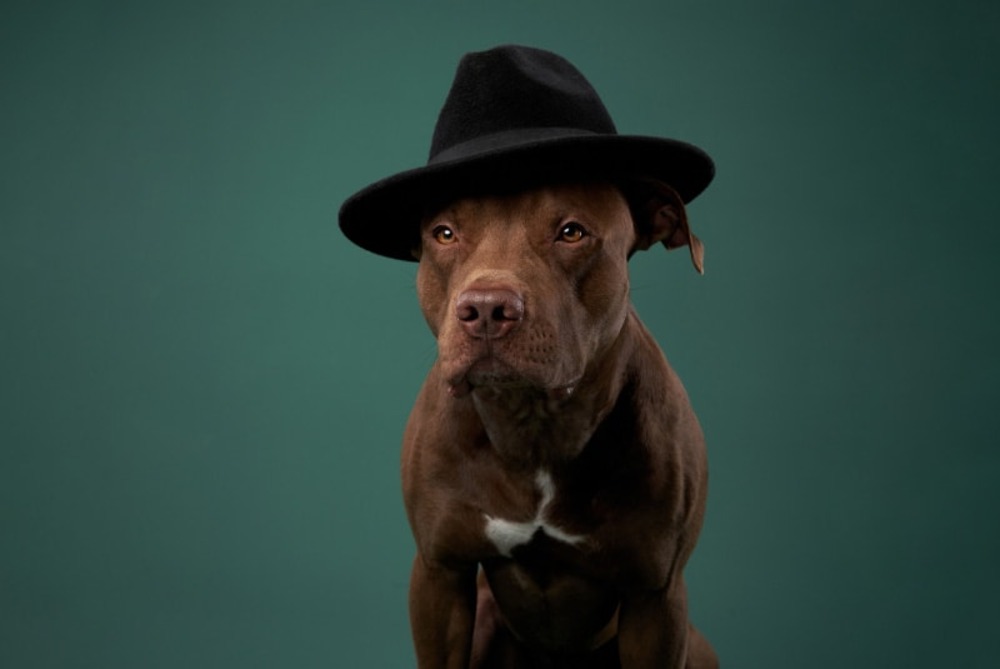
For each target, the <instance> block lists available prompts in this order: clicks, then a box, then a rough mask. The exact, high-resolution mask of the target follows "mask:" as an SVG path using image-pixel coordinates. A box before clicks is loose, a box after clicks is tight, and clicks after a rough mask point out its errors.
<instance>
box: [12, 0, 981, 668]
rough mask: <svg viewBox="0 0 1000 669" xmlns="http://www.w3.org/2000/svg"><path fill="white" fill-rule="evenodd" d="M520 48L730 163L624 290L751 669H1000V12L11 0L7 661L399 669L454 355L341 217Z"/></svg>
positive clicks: (717, 587)
mask: <svg viewBox="0 0 1000 669" xmlns="http://www.w3.org/2000/svg"><path fill="white" fill-rule="evenodd" d="M503 42H519V43H527V44H532V45H537V46H543V47H547V48H550V49H553V50H555V51H557V52H559V53H562V54H563V55H565V56H567V57H568V58H570V59H571V60H572V61H573V62H574V63H575V64H576V65H577V66H578V67H579V68H580V69H581V70H582V71H583V72H584V73H585V74H586V75H587V76H588V78H589V79H590V80H591V81H592V83H593V84H594V85H595V87H596V88H597V89H598V90H599V91H600V93H601V95H602V97H603V98H604V101H605V103H606V104H607V106H608V108H609V109H610V111H611V113H612V115H613V116H614V118H615V120H616V123H617V125H618V127H619V130H620V131H622V132H624V133H630V134H651V135H667V136H673V137H678V138H681V139H685V140H688V141H691V142H694V143H696V144H698V145H700V146H702V147H704V148H705V149H706V150H707V151H708V152H709V153H710V154H711V155H712V156H713V157H714V158H715V160H716V162H717V165H718V177H717V180H716V182H715V183H714V184H713V185H712V186H711V187H710V189H709V190H708V191H707V192H706V193H705V195H703V196H702V197H701V198H700V199H699V200H698V201H697V202H695V203H694V204H693V205H692V206H691V208H690V214H691V218H692V223H693V225H694V228H695V230H696V232H697V233H698V234H699V235H700V236H701V237H702V238H703V239H704V241H705V244H706V249H707V256H706V268H707V274H706V276H704V277H698V276H697V275H696V274H695V273H694V272H693V271H692V270H691V268H690V266H689V264H688V263H687V260H686V258H685V256H684V254H683V253H674V254H669V255H668V254H666V253H663V252H652V251H651V252H648V253H646V254H643V255H641V256H640V257H637V258H636V259H635V260H634V261H633V271H634V299H635V301H636V303H637V306H638V308H639V311H640V313H641V314H642V315H643V317H644V319H645V321H646V322H647V324H648V325H649V326H650V327H651V329H652V330H653V331H654V333H655V334H656V335H657V337H658V339H659V340H660V342H661V343H662V345H663V347H664V349H665V350H666V351H667V354H668V355H669V356H670V358H671V360H672V362H673V364H674V366H675V368H676V369H677V370H678V371H679V372H680V374H681V375H682V377H683V378H684V379H685V382H686V385H687V387H688V390H689V392H690V394H691V396H692V399H693V402H694V404H695V408H696V410H697V411H698V413H699V415H700V417H701V420H702V422H703V424H704V427H705V431H706V433H707V436H708V440H709V446H710V457H711V466H712V490H711V494H710V503H709V510H708V517H707V521H706V526H705V530H704V534H703V538H702V541H701V543H700V545H699V548H698V550H697V551H696V553H695V555H694V557H693V559H692V562H691V563H690V566H689V569H688V578H689V589H690V592H691V599H692V609H693V616H694V618H695V620H696V622H697V624H698V625H699V626H700V627H701V628H702V629H703V631H704V632H705V634H706V635H707V636H708V637H709V638H710V639H711V640H712V641H713V643H714V644H715V646H716V648H717V649H718V651H719V654H720V655H721V656H722V658H723V661H724V664H725V666H729V667H765V666H766V667H813V668H825V667H845V666H850V667H890V666H892V667H994V666H997V664H996V663H997V661H998V660H997V657H998V656H1000V634H998V633H997V629H998V628H1000V576H998V574H1000V571H998V565H1000V529H998V528H1000V523H998V516H1000V514H998V511H1000V492H998V490H1000V476H998V475H1000V449H998V448H997V447H998V439H997V432H998V410H997V408H996V406H995V405H996V400H997V399H998V392H997V390H996V384H997V375H998V372H1000V369H998V355H997V344H998V341H1000V324H998V313H997V311H998V301H1000V300H998V283H1000V282H998V279H1000V273H998V270H997V260H996V253H997V248H998V246H1000V232H998V228H997V214H996V206H997V194H998V186H997V182H998V178H1000V158H998V149H1000V142H998V131H997V123H998V120H1000V3H996V2H994V1H993V0H989V1H982V2H974V1H973V2H960V1H953V2H910V3H905V2H904V3H900V2H888V1H879V0H875V1H872V0H845V1H843V2H828V1H823V2H818V1H803V0H796V1H792V0H783V1H774V2H767V3H764V2H760V3H751V2H739V1H737V0H730V1H728V2H724V1H718V2H713V1H704V2H693V1H685V2H662V1H661V2H646V3H634V2H614V3H612V2H607V3H594V2H578V1H577V2H571V1H570V0H559V1H557V0H549V1H545V0H537V1H534V2H527V1H523V0H516V1H512V2H507V3H498V2H491V3H486V2H460V1H458V0H451V1H449V2H401V1H398V0H397V1H396V2H393V3H388V2H382V3H380V2H370V1H369V2H361V1H355V2H305V1H297V0H293V1H285V2H273V3H263V2H249V1H247V2H214V1H202V2H177V1H173V2H160V3H143V2H113V1H109V2H89V1H88V2H83V1H78V2H62V3H58V2H30V3H29V2H3V4H2V5H0V169H2V172H0V272H2V276H0V307H2V312H0V313H2V322H0V523H2V525H0V666H3V667H5V668H6V667H10V668H12V669H13V668H21V667H31V668H34V667H104V668H119V667H121V668H126V667H406V666H412V664H413V659H412V658H413V656H412V651H411V650H410V641H409V632H408V624H407V620H406V611H405V608H406V605H405V601H406V583H407V579H408V569H409V562H410V560H411V557H412V553H413V547H412V541H411V539H410V535H409V530H408V528H407V525H406V522H405V519H404V516H403V511H402V503H401V498H400V493H399V484H398V448H399V446H398V444H399V437H400V434H401V432H402V429H403V424H404V421H405V419H406V416H407V413H408V410H409V406H410V403H411V401H412V398H413V396H414V394H415V392H416V390H417V388H418V385H419V383H420V381H421V378H422V376H423V373H424V372H425V370H426V369H427V367H428V366H429V364H430V363H431V361H432V360H433V357H434V342H433V340H432V338H431V336H430V334H429V333H428V332H427V330H426V326H425V324H424V323H423V320H422V318H421V316H420V313H419V311H418V309H417V306H416V301H415V297H414V295H413V277H414V266H413V265H411V264H408V263H399V262H393V261H390V260H385V259H382V258H378V257H376V256H373V255H369V254H366V253H364V252H362V251H360V250H359V249H356V248H354V247H352V246H350V245H349V244H348V243H347V242H346V241H345V240H344V239H343V238H342V237H341V236H340V235H339V233H338V231H337V229H336V226H335V216H336V211H337V208H338V207H339V205H340V203H341V202H342V201H343V199H344V198H345V197H346V196H348V195H350V194H351V193H352V192H354V191H355V190H357V189H359V188H361V187H362V186H365V185H367V184H368V183H370V182H372V181H374V180H376V179H379V178H381V177H383V176H387V175H389V174H391V173H394V172H396V171H399V170H403V169H407V168H410V167H415V166H418V165H420V164H422V163H423V161H424V159H425V156H426V151H427V147H428V145H429V140H430V134H431V130H432V127H433V124H434V120H435V117H436V114H437V111H438V109H439V106H440V104H441V102H442V101H443V99H444V96H445V93H446V92H447V89H448V86H449V84H450V81H451V77H452V74H453V72H454V67H455V64H456V63H457V60H458V58H459V56H460V55H461V54H462V53H464V52H466V51H470V50H478V49H481V48H486V47H489V46H492V45H494V44H497V43H503Z"/></svg>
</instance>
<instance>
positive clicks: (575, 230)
mask: <svg viewBox="0 0 1000 669" xmlns="http://www.w3.org/2000/svg"><path fill="white" fill-rule="evenodd" d="M586 236H587V231H586V230H584V229H583V226H582V225H580V224H579V223H576V222H573V223H566V224H565V225H563V226H562V227H561V228H559V241H561V242H567V243H569V244H575V243H577V242H579V241H581V240H582V239H583V238H584V237H586Z"/></svg>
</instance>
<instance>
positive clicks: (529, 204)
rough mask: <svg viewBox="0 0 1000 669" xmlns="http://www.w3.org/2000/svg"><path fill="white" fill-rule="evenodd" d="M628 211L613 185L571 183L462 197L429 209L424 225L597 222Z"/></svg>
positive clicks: (622, 198)
mask: <svg viewBox="0 0 1000 669" xmlns="http://www.w3.org/2000/svg"><path fill="white" fill-rule="evenodd" d="M627 211H628V205H627V203H626V201H625V198H624V196H623V195H622V193H621V191H620V189H619V188H618V187H617V186H616V185H614V184H611V183H608V182H572V183H555V184H547V185H542V186H533V187H527V188H521V189H518V190H508V191H506V192H493V193H485V192H484V193H481V194H469V195H465V196H462V197H458V198H455V199H452V200H449V201H447V202H443V203H439V204H437V205H435V206H433V207H431V208H429V209H428V210H427V212H426V213H425V215H424V217H423V222H424V225H429V224H430V223H433V222H435V221H440V220H442V219H448V220H453V221H476V220H489V219H498V218H502V219H506V218H511V219H517V220H528V219H533V218H544V219H556V218H564V217H574V216H577V217H580V216H582V217H587V218H590V219H593V221H594V222H595V223H599V222H600V221H602V220H613V219H617V218H618V217H619V216H621V215H622V214H623V213H624V212H627Z"/></svg>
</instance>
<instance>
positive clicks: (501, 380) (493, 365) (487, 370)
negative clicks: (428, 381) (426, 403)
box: [446, 358, 579, 402]
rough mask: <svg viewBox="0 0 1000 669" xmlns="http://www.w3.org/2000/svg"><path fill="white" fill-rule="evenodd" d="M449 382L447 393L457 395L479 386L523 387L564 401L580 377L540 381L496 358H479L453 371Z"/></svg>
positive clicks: (457, 396) (497, 387) (462, 395)
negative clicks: (559, 380)
mask: <svg viewBox="0 0 1000 669" xmlns="http://www.w3.org/2000/svg"><path fill="white" fill-rule="evenodd" d="M477 367H479V369H477ZM446 383H447V387H448V394H450V395H451V396H452V397H455V398H462V397H466V396H468V395H469V394H470V393H472V391H474V390H475V389H477V388H483V389H487V388H492V389H496V390H503V389H509V390H517V389H524V390H533V391H536V392H538V391H541V392H544V393H545V394H546V395H548V397H549V399H550V400H553V401H556V402H562V401H564V400H567V399H569V398H570V397H572V395H573V392H574V391H575V390H576V387H577V384H578V383H579V379H574V380H573V381H571V382H569V383H562V384H559V385H554V386H548V385H544V384H539V383H537V382H533V380H532V379H531V377H530V376H525V375H522V374H520V373H518V372H517V370H515V369H513V368H511V367H509V366H507V365H505V364H503V363H502V362H500V361H498V360H496V359H495V358H488V359H480V360H477V361H476V362H474V363H473V364H472V365H469V366H468V367H467V368H465V369H463V370H462V371H461V372H458V373H456V374H453V375H451V376H450V377H449V378H448V379H447V381H446Z"/></svg>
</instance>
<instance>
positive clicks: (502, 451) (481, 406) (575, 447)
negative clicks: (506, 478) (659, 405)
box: [471, 314, 635, 469]
mask: <svg viewBox="0 0 1000 669" xmlns="http://www.w3.org/2000/svg"><path fill="white" fill-rule="evenodd" d="M634 327H635V322H634V316H633V315H632V314H630V315H629V316H628V317H627V318H626V319H625V323H624V325H623V327H622V329H621V331H620V332H619V334H618V336H617V338H616V339H615V340H614V341H613V342H612V344H611V345H610V346H608V347H607V349H606V350H605V351H603V353H602V354H601V355H600V356H598V357H597V359H596V360H595V361H594V362H592V364H591V365H590V366H588V368H587V371H586V372H585V373H584V376H583V378H582V379H581V380H580V383H579V384H577V386H576V387H575V388H573V389H572V390H567V389H559V390H556V391H549V390H545V389H539V388H529V387H489V386H485V387H477V388H475V389H474V390H473V391H472V394H471V399H472V404H473V406H474V407H475V411H476V413H477V414H478V416H479V419H480V421H481V422H482V425H483V429H484V430H485V432H486V436H487V438H488V439H489V442H490V444H491V446H492V447H493V449H494V450H495V451H496V452H497V454H498V455H499V456H500V457H501V459H503V460H504V461H505V462H507V463H508V464H509V465H510V466H512V467H515V468H525V469H538V468H539V467H552V466H555V465H559V464H561V463H566V462H569V461H570V460H573V459H574V458H575V457H576V456H578V455H579V454H580V453H581V452H582V451H583V449H584V448H585V447H586V445H587V443H588V442H589V441H590V438H591V436H593V434H594V432H595V431H596V430H597V427H598V426H599V425H600V424H601V422H602V421H603V420H604V418H605V417H606V416H607V415H608V413H609V412H610V411H611V409H612V408H613V407H614V405H615V402H616V400H617V398H618V395H619V393H620V392H621V390H622V387H623V385H624V383H625V377H626V373H627V367H628V362H629V359H630V358H631V351H630V350H626V349H631V347H632V346H634V336H633V335H634Z"/></svg>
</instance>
